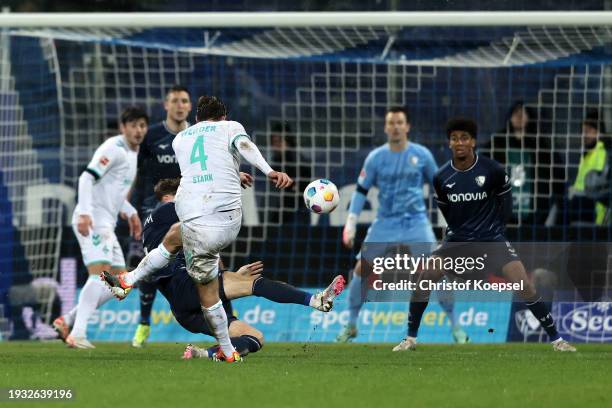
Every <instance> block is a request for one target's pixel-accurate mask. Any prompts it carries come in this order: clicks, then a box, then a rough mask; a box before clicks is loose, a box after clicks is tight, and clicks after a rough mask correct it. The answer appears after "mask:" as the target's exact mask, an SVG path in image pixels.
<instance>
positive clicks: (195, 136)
mask: <svg viewBox="0 0 612 408" xmlns="http://www.w3.org/2000/svg"><path fill="white" fill-rule="evenodd" d="M240 137H248V135H247V134H246V132H245V130H244V127H243V126H242V125H241V124H240V123H238V122H234V121H225V120H223V121H217V122H206V121H205V122H199V123H197V124H195V125H193V126H191V127H189V128H187V129H185V130H183V131H182V132H180V133H179V134H177V135H176V137H175V138H174V141H173V142H172V148H173V149H174V153H175V154H176V158H177V160H178V163H179V167H180V168H181V184H180V186H179V189H178V191H177V194H176V199H175V203H176V213H177V215H178V217H179V219H180V220H181V221H187V220H190V219H193V218H196V217H200V216H202V215H208V214H213V213H216V212H219V211H227V210H233V209H237V208H240V207H241V202H240V194H241V192H240V190H241V189H240V175H239V172H238V168H239V166H240V156H239V153H238V151H237V150H236V148H235V147H234V141H236V140H237V139H238V138H240Z"/></svg>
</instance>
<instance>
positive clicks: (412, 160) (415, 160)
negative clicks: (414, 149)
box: [410, 156, 419, 166]
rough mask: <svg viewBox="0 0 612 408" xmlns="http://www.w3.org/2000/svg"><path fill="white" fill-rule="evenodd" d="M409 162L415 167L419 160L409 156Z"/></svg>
mask: <svg viewBox="0 0 612 408" xmlns="http://www.w3.org/2000/svg"><path fill="white" fill-rule="evenodd" d="M410 162H411V163H412V165H413V166H416V165H417V164H418V163H419V158H418V157H416V156H411V157H410Z"/></svg>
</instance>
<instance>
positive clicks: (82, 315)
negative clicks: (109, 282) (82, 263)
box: [70, 276, 109, 337]
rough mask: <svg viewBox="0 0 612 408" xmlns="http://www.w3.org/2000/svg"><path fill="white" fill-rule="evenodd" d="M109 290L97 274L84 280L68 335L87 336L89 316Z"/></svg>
mask: <svg viewBox="0 0 612 408" xmlns="http://www.w3.org/2000/svg"><path fill="white" fill-rule="evenodd" d="M106 292H109V290H108V288H107V287H106V286H104V282H102V281H101V280H100V278H98V277H97V276H90V277H89V279H87V282H85V286H83V289H81V293H80V294H79V302H78V303H77V308H78V311H77V315H76V319H74V326H73V327H72V331H71V332H70V335H71V336H72V337H87V322H88V321H89V318H90V317H91V315H92V314H93V312H95V311H96V309H97V308H98V303H99V301H100V299H101V298H102V297H104V296H105V295H106Z"/></svg>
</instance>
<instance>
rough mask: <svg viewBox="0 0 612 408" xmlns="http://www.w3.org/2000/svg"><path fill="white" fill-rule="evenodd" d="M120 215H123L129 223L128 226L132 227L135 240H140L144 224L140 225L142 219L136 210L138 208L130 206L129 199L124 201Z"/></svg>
mask: <svg viewBox="0 0 612 408" xmlns="http://www.w3.org/2000/svg"><path fill="white" fill-rule="evenodd" d="M120 214H121V215H122V217H125V219H126V220H127V222H128V225H129V227H130V235H131V236H132V237H133V238H134V239H136V240H139V239H140V237H141V234H142V224H141V223H140V217H139V216H138V211H137V210H136V208H134V206H132V204H130V202H129V201H128V200H127V199H126V200H124V201H123V204H122V205H121V210H120Z"/></svg>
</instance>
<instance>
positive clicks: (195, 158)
mask: <svg viewBox="0 0 612 408" xmlns="http://www.w3.org/2000/svg"><path fill="white" fill-rule="evenodd" d="M206 160H208V156H207V155H206V153H205V152H204V136H198V138H197V139H196V141H195V143H194V144H193V149H192V150H191V164H193V163H200V169H202V170H206Z"/></svg>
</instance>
